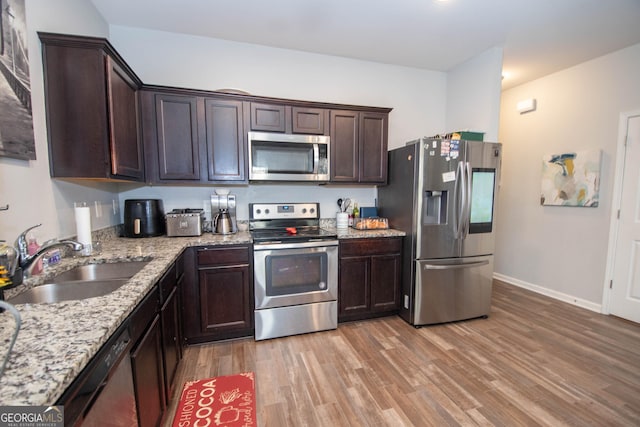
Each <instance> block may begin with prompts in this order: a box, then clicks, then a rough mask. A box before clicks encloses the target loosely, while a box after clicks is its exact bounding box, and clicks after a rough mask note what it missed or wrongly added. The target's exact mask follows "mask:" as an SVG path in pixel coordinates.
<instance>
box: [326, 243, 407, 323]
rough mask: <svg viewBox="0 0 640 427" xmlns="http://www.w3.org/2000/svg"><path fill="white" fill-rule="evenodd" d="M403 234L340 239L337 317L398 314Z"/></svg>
mask: <svg viewBox="0 0 640 427" xmlns="http://www.w3.org/2000/svg"><path fill="white" fill-rule="evenodd" d="M401 262H402V238H401V237H388V238H375V239H369V238H367V239H353V240H351V239H348V240H341V241H340V264H339V278H338V321H339V322H345V321H350V320H361V319H367V318H373V317H380V316H387V315H391V314H397V312H398V310H399V308H400V266H401Z"/></svg>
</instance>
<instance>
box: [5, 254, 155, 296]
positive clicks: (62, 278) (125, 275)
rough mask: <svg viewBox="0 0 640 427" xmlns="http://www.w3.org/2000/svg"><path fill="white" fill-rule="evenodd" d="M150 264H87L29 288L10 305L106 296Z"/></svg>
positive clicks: (144, 262)
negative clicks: (48, 281)
mask: <svg viewBox="0 0 640 427" xmlns="http://www.w3.org/2000/svg"><path fill="white" fill-rule="evenodd" d="M147 263H148V261H132V262H116V263H110V264H87V265H82V266H79V267H76V268H73V269H71V270H68V271H65V272H64V273H61V274H59V275H57V276H55V277H54V278H53V279H52V280H51V283H46V284H44V285H40V286H36V287H34V288H31V289H28V290H26V291H24V292H22V293H20V294H18V295H16V296H15V297H13V298H11V299H10V300H9V302H10V303H11V304H27V303H29V304H40V303H45V302H60V301H71V300H81V299H86V298H93V297H99V296H103V295H107V294H109V293H111V292H113V291H115V290H116V289H118V288H119V287H121V286H122V285H124V284H125V283H127V281H128V280H129V279H130V278H131V277H133V276H134V275H135V274H136V273H137V272H138V271H140V270H142V268H143V267H144V266H145V265H146V264H147Z"/></svg>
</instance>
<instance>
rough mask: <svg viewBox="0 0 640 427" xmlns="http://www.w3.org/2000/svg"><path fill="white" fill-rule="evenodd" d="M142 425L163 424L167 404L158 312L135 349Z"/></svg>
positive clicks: (143, 426) (137, 395) (134, 362)
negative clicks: (163, 414)
mask: <svg viewBox="0 0 640 427" xmlns="http://www.w3.org/2000/svg"><path fill="white" fill-rule="evenodd" d="M131 365H132V367H133V383H134V387H135V395H136V404H137V406H138V421H139V424H140V427H147V426H153V427H156V426H158V425H160V422H161V420H162V413H163V411H164V408H165V390H164V374H163V371H162V369H163V368H162V336H161V334H160V322H159V319H158V316H156V317H155V318H154V320H153V322H152V323H151V326H149V329H147V332H146V333H145V334H144V336H143V337H142V339H140V341H139V342H138V345H137V346H136V348H135V349H134V350H133V352H132V353H131Z"/></svg>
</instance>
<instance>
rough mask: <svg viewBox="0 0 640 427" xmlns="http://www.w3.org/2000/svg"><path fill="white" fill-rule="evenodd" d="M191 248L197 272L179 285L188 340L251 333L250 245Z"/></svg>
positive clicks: (211, 339)
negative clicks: (190, 278)
mask: <svg viewBox="0 0 640 427" xmlns="http://www.w3.org/2000/svg"><path fill="white" fill-rule="evenodd" d="M192 251H193V252H192V253H191V257H192V262H193V265H194V266H195V269H196V271H197V274H196V275H194V277H193V280H186V279H185V282H184V284H183V289H182V301H183V303H182V310H183V311H182V318H183V322H184V335H185V339H186V341H187V343H189V344H192V343H201V342H207V341H215V340H221V339H229V338H238V337H247V336H252V335H253V333H254V324H253V307H254V301H253V275H252V249H251V246H250V245H238V246H236V245H233V246H224V247H221V246H211V247H198V248H194V249H193V250H192ZM187 262H189V261H188V260H187ZM187 273H188V271H185V276H186V275H187Z"/></svg>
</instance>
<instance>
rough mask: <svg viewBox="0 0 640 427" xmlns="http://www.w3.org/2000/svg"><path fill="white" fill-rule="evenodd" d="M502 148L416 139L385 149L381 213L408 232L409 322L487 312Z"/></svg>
mask: <svg viewBox="0 0 640 427" xmlns="http://www.w3.org/2000/svg"><path fill="white" fill-rule="evenodd" d="M501 150H502V145H501V144H499V143H488V142H480V141H457V140H443V139H434V138H422V139H419V140H415V141H411V142H409V143H407V145H406V146H404V147H401V148H397V149H395V150H391V151H389V175H388V184H387V185H385V186H381V187H378V204H379V215H380V216H382V217H386V218H388V219H389V226H390V227H392V228H395V229H399V230H402V231H404V232H406V233H407V236H406V237H405V238H404V250H403V270H402V308H401V310H400V315H401V317H402V318H403V319H405V320H406V321H407V322H409V323H411V324H412V325H415V326H419V325H429V324H435V323H444V322H452V321H456V320H464V319H471V318H475V317H482V316H488V315H489V312H490V310H491V287H492V277H493V248H494V233H495V204H496V196H497V191H498V182H499V178H500V160H501Z"/></svg>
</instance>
